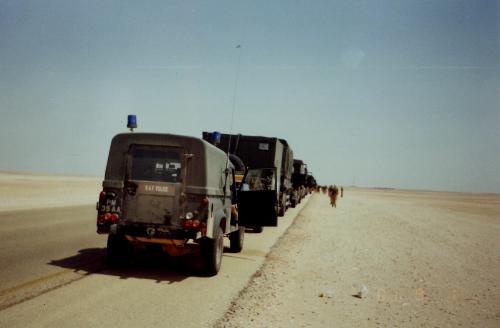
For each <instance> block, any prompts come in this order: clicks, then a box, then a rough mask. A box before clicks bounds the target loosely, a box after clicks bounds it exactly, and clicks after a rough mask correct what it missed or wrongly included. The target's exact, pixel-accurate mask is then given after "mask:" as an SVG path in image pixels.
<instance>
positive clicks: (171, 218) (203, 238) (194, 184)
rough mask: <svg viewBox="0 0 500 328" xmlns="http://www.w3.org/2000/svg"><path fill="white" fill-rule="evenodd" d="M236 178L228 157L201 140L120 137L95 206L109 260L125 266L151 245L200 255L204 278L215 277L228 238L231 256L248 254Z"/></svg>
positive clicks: (143, 135)
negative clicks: (136, 250) (135, 252)
mask: <svg viewBox="0 0 500 328" xmlns="http://www.w3.org/2000/svg"><path fill="white" fill-rule="evenodd" d="M234 176H235V175H234V166H233V165H232V164H231V162H230V161H229V160H228V156H227V155H226V154H225V153H224V152H223V151H222V150H220V149H218V148H217V147H215V146H213V145H211V144H209V143H208V142H206V141H204V140H202V139H198V138H195V137H189V136H181V135H173V134H156V133H124V134H118V135H116V136H115V137H114V138H113V140H112V142H111V147H110V151H109V157H108V163H107V167H106V173H105V178H104V181H103V184H102V185H103V191H102V192H101V193H100V195H99V202H98V204H97V211H98V214H97V232H98V233H100V234H108V244H107V258H108V261H109V262H110V263H111V264H117V263H123V262H126V261H127V260H128V257H129V256H130V254H131V253H132V251H133V250H134V248H137V247H143V246H147V245H157V246H159V247H161V248H162V249H163V250H164V251H165V252H167V253H168V254H169V255H170V256H179V255H184V254H187V253H190V252H192V251H194V250H196V249H199V250H200V254H201V261H202V267H203V269H204V271H205V272H206V274H208V275H215V274H217V273H218V271H219V269H220V265H221V261H222V254H223V250H224V245H223V237H224V236H227V237H229V240H230V248H231V251H233V252H240V251H241V249H242V247H243V237H244V231H245V228H244V227H243V226H242V225H241V224H239V222H238V213H237V206H233V204H234V203H236V192H237V190H236V186H235V182H234V180H235V179H234Z"/></svg>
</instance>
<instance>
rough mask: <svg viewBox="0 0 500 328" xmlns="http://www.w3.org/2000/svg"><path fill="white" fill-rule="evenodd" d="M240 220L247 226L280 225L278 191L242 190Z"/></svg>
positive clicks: (239, 206)
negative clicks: (277, 206)
mask: <svg viewBox="0 0 500 328" xmlns="http://www.w3.org/2000/svg"><path fill="white" fill-rule="evenodd" d="M238 222H239V224H240V225H242V226H245V227H250V226H267V227H276V226H278V216H277V213H276V191H274V190H253V191H241V192H240V194H239V204H238Z"/></svg>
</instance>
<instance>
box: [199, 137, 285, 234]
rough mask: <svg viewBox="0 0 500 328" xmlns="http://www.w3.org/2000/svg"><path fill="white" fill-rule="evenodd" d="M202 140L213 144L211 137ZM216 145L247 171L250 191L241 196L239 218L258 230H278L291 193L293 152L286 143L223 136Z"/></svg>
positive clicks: (244, 191)
mask: <svg viewBox="0 0 500 328" xmlns="http://www.w3.org/2000/svg"><path fill="white" fill-rule="evenodd" d="M203 139H205V140H207V141H212V140H213V138H212V133H211V132H203ZM216 145H217V147H219V148H220V149H222V150H223V151H225V152H228V153H230V154H234V155H236V156H238V157H239V158H240V159H241V160H242V161H243V163H244V165H245V166H246V167H247V168H248V174H247V176H246V179H245V184H246V185H248V187H249V189H248V190H242V192H240V194H239V196H238V197H239V214H240V216H241V217H242V218H243V219H244V221H245V222H252V223H253V226H256V227H258V226H277V224H278V220H277V216H278V215H280V216H282V215H284V214H285V211H286V208H287V206H288V205H289V200H290V192H291V190H292V188H291V187H292V186H291V174H292V169H293V152H292V149H291V147H290V146H289V145H288V143H287V142H286V140H284V139H278V138H269V137H260V136H248V135H241V134H220V138H218V140H217V142H216ZM256 181H257V182H258V183H255V182H256ZM247 225H250V223H248V224H247Z"/></svg>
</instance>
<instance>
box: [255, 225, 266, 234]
mask: <svg viewBox="0 0 500 328" xmlns="http://www.w3.org/2000/svg"><path fill="white" fill-rule="evenodd" d="M262 230H264V229H263V228H262V226H254V227H253V232H255V233H261V232H262Z"/></svg>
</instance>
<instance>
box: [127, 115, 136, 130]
mask: <svg viewBox="0 0 500 328" xmlns="http://www.w3.org/2000/svg"><path fill="white" fill-rule="evenodd" d="M127 128H129V129H130V131H134V129H136V128H137V116H135V115H129V116H127Z"/></svg>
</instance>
